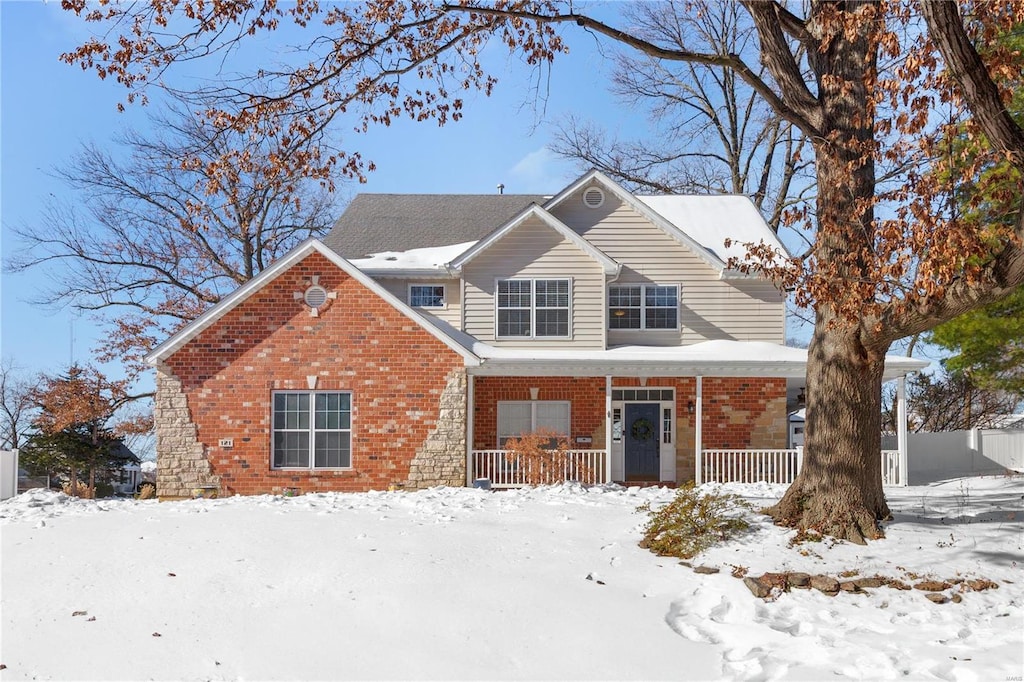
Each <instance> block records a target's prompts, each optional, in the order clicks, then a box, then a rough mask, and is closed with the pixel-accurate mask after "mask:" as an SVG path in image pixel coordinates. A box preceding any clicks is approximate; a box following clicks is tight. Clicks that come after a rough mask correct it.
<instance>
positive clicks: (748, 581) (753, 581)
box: [743, 576, 772, 599]
mask: <svg viewBox="0 0 1024 682" xmlns="http://www.w3.org/2000/svg"><path fill="white" fill-rule="evenodd" d="M743 584H744V585H746V586H747V589H748V590H750V593H751V594H753V595H754V596H755V597H757V598H759V599H764V598H766V597H769V596H771V593H772V588H771V586H770V585H765V584H763V583H762V582H761V581H760V580H759V579H757V578H751V577H749V576H748V577H746V578H744V579H743Z"/></svg>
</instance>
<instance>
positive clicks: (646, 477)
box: [622, 403, 661, 481]
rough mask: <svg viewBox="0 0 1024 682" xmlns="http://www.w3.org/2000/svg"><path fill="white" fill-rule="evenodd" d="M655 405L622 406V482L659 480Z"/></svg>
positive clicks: (659, 439)
mask: <svg viewBox="0 0 1024 682" xmlns="http://www.w3.org/2000/svg"><path fill="white" fill-rule="evenodd" d="M660 411H661V406H660V405H659V404H658V403H626V409H625V412H624V414H625V419H623V420H622V422H623V423H622V431H623V434H622V435H623V441H624V442H625V444H626V452H625V454H626V480H627V481H629V480H633V481H657V480H660V478H661V466H660V464H661V461H660V458H659V456H658V452H659V450H660V449H661V428H660V424H659V423H658V416H659V415H658V413H659V412H660Z"/></svg>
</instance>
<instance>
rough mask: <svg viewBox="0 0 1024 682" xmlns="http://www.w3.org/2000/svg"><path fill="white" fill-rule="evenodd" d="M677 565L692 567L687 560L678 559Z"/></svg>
mask: <svg viewBox="0 0 1024 682" xmlns="http://www.w3.org/2000/svg"><path fill="white" fill-rule="evenodd" d="M601 549H604V547H602V548H601ZM679 565H680V566H686V567H687V568H693V564H691V563H690V562H689V561H680V562H679Z"/></svg>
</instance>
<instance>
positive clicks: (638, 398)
mask: <svg viewBox="0 0 1024 682" xmlns="http://www.w3.org/2000/svg"><path fill="white" fill-rule="evenodd" d="M644 351H645V352H644V353H642V354H640V353H635V352H634V353H623V354H622V355H623V358H622V359H621V361H619V362H616V363H615V364H614V366H611V365H609V364H608V362H607V361H608V360H609V357H608V356H609V355H614V354H615V352H616V351H615V350H614V349H613V350H610V351H603V352H596V353H592V354H591V356H590V357H587V356H586V355H585V354H580V353H576V354H574V355H575V356H574V357H569V353H568V352H567V351H535V352H534V353H533V354H531V357H529V358H509V357H505V358H501V361H495V360H496V359H492V360H491V361H486V362H485V363H483V364H482V365H481V366H479V367H475V368H471V369H470V371H469V373H468V391H467V393H468V395H467V405H468V408H469V409H468V414H469V415H470V417H469V418H468V419H467V452H466V465H467V466H466V471H467V476H466V479H467V480H466V483H467V485H487V486H489V487H493V488H512V487H520V486H524V485H528V484H531V483H554V482H557V481H559V480H569V481H579V482H581V483H587V484H592V483H609V482H618V483H623V484H626V485H630V484H651V483H659V482H661V483H683V482H686V481H691V480H692V481H696V482H697V483H703V482H707V481H718V482H745V483H753V482H758V481H765V482H770V483H783V484H788V483H790V482H792V480H793V479H794V478H795V477H796V475H797V474H798V473H799V471H800V468H801V465H802V457H803V451H802V448H800V447H794V446H793V445H792V444H791V443H790V434H789V424H788V415H789V413H790V412H792V411H793V410H795V409H796V408H797V407H798V406H799V396H800V394H801V391H802V389H803V386H804V374H805V365H806V352H805V351H803V350H800V349H794V348H787V347H783V346H777V345H775V344H766V343H744V342H723V341H717V342H705V343H703V344H696V345H695V346H689V347H682V348H670V349H660V348H658V349H650V348H648V349H644ZM716 354H717V357H714V356H715V355H716ZM551 356H554V357H551ZM581 356H582V357H581ZM599 360H600V361H599ZM892 360H893V362H891V363H887V369H886V378H887V379H896V380H897V381H898V382H899V388H898V391H897V401H898V409H899V410H900V413H901V415H904V416H903V418H902V419H901V422H903V423H905V421H906V420H905V395H904V390H903V382H904V377H905V375H906V374H907V373H909V372H911V371H916V370H917V369H919V368H920V367H921V366H922V365H923V363H921V361H917V360H913V359H909V358H892ZM542 428H543V429H547V430H554V431H556V432H557V433H560V434H564V435H565V440H566V441H567V447H566V448H564V450H563V452H562V453H561V457H560V458H559V459H558V460H557V461H554V460H550V461H543V462H541V461H538V460H537V459H536V458H524V457H521V456H520V455H518V454H517V453H516V452H513V451H511V450H509V449H507V448H505V444H506V442H507V441H508V440H509V439H510V438H513V437H516V436H519V435H521V434H525V433H530V432H532V431H536V430H538V429H542ZM897 435H898V443H899V446H898V448H897V450H887V451H882V452H880V453H879V466H880V467H881V470H882V475H883V481H884V483H885V484H886V485H905V484H906V475H905V472H906V432H905V429H903V430H901V432H900V433H899V434H897Z"/></svg>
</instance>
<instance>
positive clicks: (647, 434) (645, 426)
mask: <svg viewBox="0 0 1024 682" xmlns="http://www.w3.org/2000/svg"><path fill="white" fill-rule="evenodd" d="M630 433H631V434H632V436H633V440H650V439H651V438H652V437H653V436H654V425H653V424H651V422H650V420H648V419H646V418H644V417H640V418H639V419H637V420H636V421H635V422H633V426H632V428H631V431H630Z"/></svg>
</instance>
